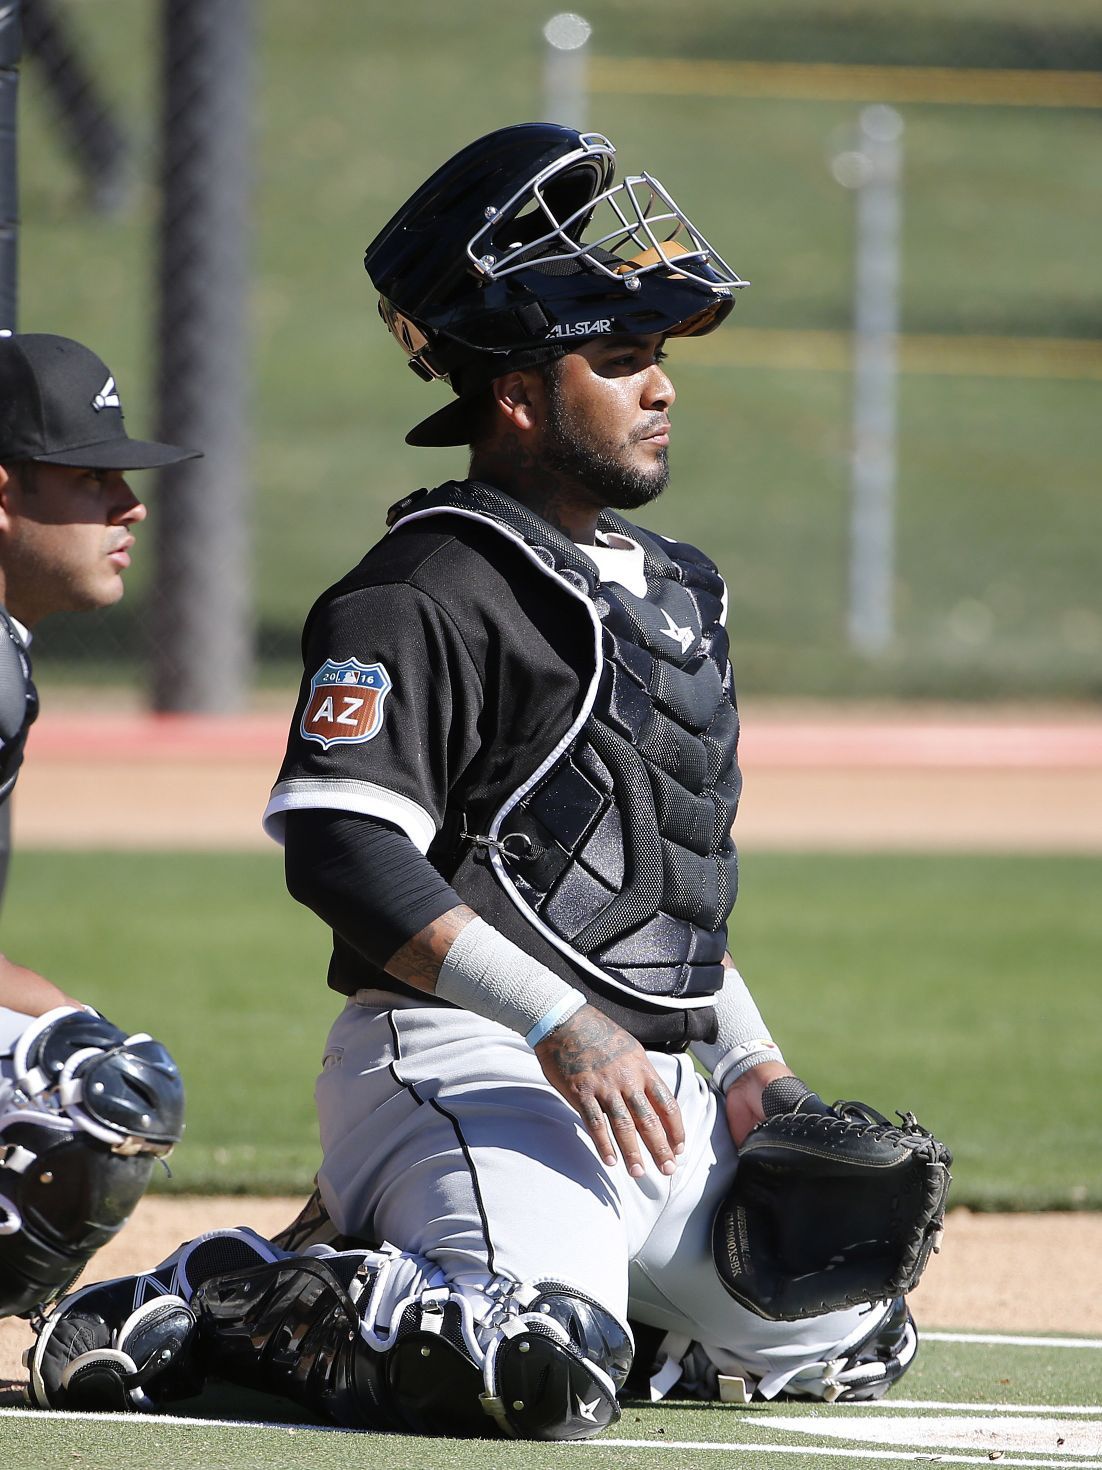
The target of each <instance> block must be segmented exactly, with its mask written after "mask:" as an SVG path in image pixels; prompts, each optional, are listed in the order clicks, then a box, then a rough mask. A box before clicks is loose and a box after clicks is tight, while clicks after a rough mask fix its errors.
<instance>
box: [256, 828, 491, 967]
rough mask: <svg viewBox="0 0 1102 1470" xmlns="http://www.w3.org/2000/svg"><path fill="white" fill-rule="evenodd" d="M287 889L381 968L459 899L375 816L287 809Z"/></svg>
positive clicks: (403, 837) (405, 840) (401, 836)
mask: <svg viewBox="0 0 1102 1470" xmlns="http://www.w3.org/2000/svg"><path fill="white" fill-rule="evenodd" d="M285 837H286V842H285V853H284V863H285V869H286V875H287V887H288V889H289V890H290V892H291V894H292V896H293V897H294V898H297V899H298V901H299V903H302V904H305V905H306V907H307V908H309V909H312V910H313V911H314V913H315V914H317V915H318V917H319V918H320V919H322V920H323V921H324V922H325V923H326V924H328V925H329V927H330V928H331V929H333V930H334V931H335V932H336V933H338V934H339V935H340V936H341V938H342V939H344V940H345V941H346V942H347V943H348V944H350V945H352V946H353V948H354V949H355V950H357V952H358V953H359V954H361V955H363V957H364V958H365V959H366V960H368V961H370V963H371V964H374V965H377V966H378V967H379V968H380V969H383V968H384V966H385V965H386V962H387V960H389V959H390V957H391V955H393V954H394V953H395V952H396V951H397V950H399V949H401V947H402V945H403V944H405V943H406V942H407V940H410V939H412V938H413V936H414V935H415V934H418V933H420V931H421V930H422V929H424V928H425V926H426V925H427V924H431V923H432V922H433V921H434V920H435V919H438V918H440V916H441V914H446V913H447V912H448V910H449V909H453V908H455V907H456V905H457V904H460V903H462V899H461V898H460V897H459V895H458V894H457V893H456V892H455V890H454V889H453V888H451V887H450V885H449V884H447V883H446V882H445V881H444V879H443V878H442V877H441V876H440V874H439V873H438V872H437V871H436V869H435V868H434V867H433V866H432V864H431V863H430V862H429V861H428V859H427V858H425V857H423V856H422V855H421V853H420V852H419V851H418V850H417V848H416V847H415V846H414V844H413V843H412V842H411V841H410V839H409V838H408V837H407V836H406V835H405V833H403V832H399V831H397V830H395V828H393V827H390V826H387V825H386V823H384V822H381V821H378V820H377V819H376V818H373V817H366V816H360V815H358V814H355V813H348V812H341V811H328V810H322V809H317V808H315V809H312V810H303V811H291V812H288V813H287V820H286V833H285Z"/></svg>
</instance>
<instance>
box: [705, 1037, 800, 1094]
mask: <svg viewBox="0 0 1102 1470" xmlns="http://www.w3.org/2000/svg"><path fill="white" fill-rule="evenodd" d="M783 1061H784V1057H782V1056H781V1049H780V1047H779V1046H778V1045H777V1043H776V1042H775V1041H767V1040H766V1039H765V1038H764V1037H758V1038H756V1039H755V1040H753V1041H747V1042H746V1043H744V1045H742V1046H735V1047H732V1048H731V1050H730V1051H729V1052H728V1053H727V1055H726V1056H724V1057H721V1058H720V1059H719V1061H718V1063H717V1064H716V1068H715V1071H714V1072H713V1073H712V1081H713V1082H714V1083H715V1085H716V1086H717V1087H718V1088H719V1090H720V1092H726V1090H727V1088H728V1087H730V1085H731V1083H732V1082H735V1081H737V1079H738V1078H739V1077H741V1076H742V1074H743V1073H744V1072H749V1070H750V1068H751V1067H756V1066H758V1065H759V1064H760V1063H761V1062H783Z"/></svg>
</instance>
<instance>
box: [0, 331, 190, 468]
mask: <svg viewBox="0 0 1102 1470" xmlns="http://www.w3.org/2000/svg"><path fill="white" fill-rule="evenodd" d="M198 457H199V451H198V450H195V449H181V448H180V447H179V445H177V444H157V443H154V442H152V441H151V440H147V439H131V438H130V436H129V434H127V432H126V428H125V426H124V424H123V417H122V404H121V403H120V402H119V390H118V388H117V387H116V385H115V379H114V378H113V377H112V375H111V373H110V372H109V370H108V368H107V365H106V363H104V362H103V361H102V360H101V359H100V358H98V357H97V356H96V354H95V353H94V352H92V351H90V350H89V348H87V347H83V346H81V344H80V343H79V342H74V341H73V340H72V338H70V337H55V336H53V335H52V334H50V333H48V332H19V333H15V334H12V333H9V334H7V335H4V336H0V464H3V463H5V462H9V463H10V462H11V461H13V460H20V459H32V460H37V461H39V462H40V463H42V464H67V465H76V466H78V467H79V468H81V469H89V470H152V469H157V468H158V467H160V466H161V465H166V464H176V463H177V462H178V461H179V460H182V459H197V458H198Z"/></svg>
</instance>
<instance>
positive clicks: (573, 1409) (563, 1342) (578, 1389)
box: [483, 1282, 632, 1440]
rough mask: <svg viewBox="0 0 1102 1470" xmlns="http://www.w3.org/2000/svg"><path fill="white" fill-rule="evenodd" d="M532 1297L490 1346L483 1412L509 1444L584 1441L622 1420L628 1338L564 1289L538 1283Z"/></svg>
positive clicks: (608, 1317) (595, 1306)
mask: <svg viewBox="0 0 1102 1470" xmlns="http://www.w3.org/2000/svg"><path fill="white" fill-rule="evenodd" d="M531 1293H532V1294H531V1297H530V1298H529V1299H528V1300H527V1301H524V1302H523V1307H522V1310H521V1311H520V1312H519V1313H518V1314H517V1315H516V1316H514V1317H512V1318H511V1319H510V1320H509V1321H508V1322H507V1323H506V1324H505V1326H504V1327H503V1328H502V1330H501V1332H500V1333H499V1335H498V1336H497V1338H496V1339H495V1340H494V1342H492V1343H491V1344H490V1345H489V1348H488V1351H487V1354H486V1366H485V1377H486V1380H487V1384H488V1392H487V1393H486V1394H485V1395H484V1397H483V1406H484V1408H485V1410H486V1412H487V1413H489V1414H491V1415H492V1417H493V1418H494V1420H495V1421H496V1422H497V1424H498V1426H499V1428H500V1429H501V1430H502V1431H503V1432H504V1433H505V1434H508V1435H510V1436H512V1437H515V1438H519V1439H549V1440H562V1439H590V1438H592V1436H593V1435H595V1434H599V1433H600V1431H601V1430H602V1429H605V1428H606V1427H607V1426H608V1425H609V1424H612V1423H615V1421H616V1420H617V1419H618V1418H619V1417H620V1410H619V1406H618V1404H617V1401H616V1395H617V1393H618V1392H619V1390H620V1389H621V1388H622V1387H623V1384H624V1381H625V1380H626V1378H627V1376H628V1372H629V1370H630V1368H631V1360H632V1341H631V1335H630V1333H629V1332H628V1330H627V1328H626V1327H625V1326H624V1325H623V1324H622V1323H621V1322H619V1321H618V1320H617V1319H616V1318H615V1317H614V1316H613V1315H612V1314H611V1313H610V1312H608V1311H607V1310H606V1309H605V1308H604V1307H602V1306H601V1305H600V1304H599V1303H597V1302H595V1301H593V1300H592V1299H591V1298H589V1297H587V1296H584V1295H583V1294H582V1293H580V1292H576V1291H574V1290H573V1289H572V1288H570V1287H568V1286H564V1285H561V1284H559V1283H555V1282H544V1283H540V1284H539V1285H537V1286H536V1287H534V1288H532V1289H531Z"/></svg>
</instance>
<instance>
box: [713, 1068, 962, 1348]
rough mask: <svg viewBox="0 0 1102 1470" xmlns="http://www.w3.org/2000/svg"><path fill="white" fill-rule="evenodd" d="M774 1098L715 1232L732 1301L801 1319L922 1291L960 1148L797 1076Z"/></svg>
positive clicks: (769, 1093)
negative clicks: (954, 1150)
mask: <svg viewBox="0 0 1102 1470" xmlns="http://www.w3.org/2000/svg"><path fill="white" fill-rule="evenodd" d="M791 1084H795V1087H793V1086H792V1085H791ZM800 1093H802V1094H803V1095H802V1097H800V1098H799V1101H798V1102H795V1101H794V1098H795V1097H796V1096H798V1095H799V1094H800ZM763 1102H764V1104H765V1111H766V1119H765V1122H764V1123H760V1124H759V1125H758V1126H757V1127H756V1128H755V1129H753V1131H752V1132H751V1133H750V1134H749V1136H748V1137H747V1138H746V1140H745V1141H744V1143H743V1145H742V1147H741V1148H740V1150H739V1163H738V1172H737V1173H736V1175H735V1182H734V1184H733V1185H732V1187H731V1191H730V1193H729V1194H728V1196H727V1198H726V1199H725V1200H724V1201H723V1203H722V1204H721V1205H720V1207H719V1210H718V1211H717V1213H716V1218H715V1223H714V1226H713V1231H712V1250H713V1253H714V1255H715V1261H716V1268H717V1270H718V1271H719V1275H720V1279H721V1280H722V1282H723V1284H724V1286H725V1287H726V1288H727V1290H728V1291H729V1292H730V1294H731V1295H732V1296H733V1297H734V1298H735V1300H736V1301H737V1302H740V1303H741V1304H742V1305H743V1306H744V1307H748V1308H749V1309H750V1311H752V1312H756V1313H757V1315H758V1316H759V1317H768V1318H770V1319H772V1320H774V1321H795V1320H797V1319H799V1318H801V1317H814V1316H818V1315H819V1314H820V1313H823V1312H829V1311H834V1310H836V1309H838V1308H840V1307H846V1306H855V1305H857V1304H858V1303H860V1302H869V1301H882V1300H885V1299H889V1298H892V1297H896V1296H899V1295H901V1294H902V1293H904V1292H907V1291H910V1290H911V1289H912V1288H913V1287H914V1286H915V1285H916V1284H917V1282H918V1279H919V1277H920V1276H921V1275H922V1272H923V1271H924V1270H925V1267H926V1262H927V1260H928V1259H929V1256H930V1252H931V1251H936V1250H937V1249H938V1246H939V1244H940V1240H941V1232H942V1228H943V1225H944V1220H945V1200H946V1196H947V1194H948V1192H949V1179H950V1174H949V1165H950V1164H951V1163H952V1161H953V1156H952V1154H951V1153H950V1152H949V1150H948V1149H947V1148H946V1147H945V1145H944V1144H942V1143H939V1142H938V1140H937V1139H936V1138H934V1136H933V1134H932V1133H930V1132H929V1131H928V1130H927V1129H925V1128H922V1127H920V1125H919V1124H918V1122H917V1121H916V1119H915V1117H914V1115H913V1113H906V1114H903V1113H901V1114H899V1117H900V1119H901V1122H900V1123H899V1124H893V1123H891V1122H889V1120H888V1119H887V1118H886V1117H884V1115H883V1113H878V1112H877V1111H876V1109H875V1108H870V1107H867V1106H866V1105H865V1104H864V1103H858V1102H837V1103H835V1104H834V1106H833V1107H832V1108H827V1107H826V1105H825V1104H824V1103H823V1102H822V1100H821V1099H820V1098H819V1097H818V1096H817V1095H816V1094H815V1093H813V1092H811V1091H810V1089H809V1088H807V1087H806V1086H805V1085H804V1084H802V1083H800V1082H798V1080H797V1079H796V1078H782V1079H781V1081H780V1082H777V1083H771V1084H770V1086H769V1087H768V1088H766V1091H765V1094H764V1096H763Z"/></svg>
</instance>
